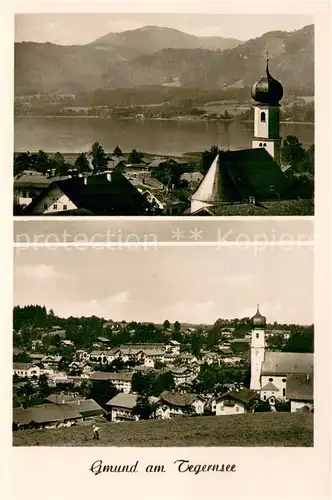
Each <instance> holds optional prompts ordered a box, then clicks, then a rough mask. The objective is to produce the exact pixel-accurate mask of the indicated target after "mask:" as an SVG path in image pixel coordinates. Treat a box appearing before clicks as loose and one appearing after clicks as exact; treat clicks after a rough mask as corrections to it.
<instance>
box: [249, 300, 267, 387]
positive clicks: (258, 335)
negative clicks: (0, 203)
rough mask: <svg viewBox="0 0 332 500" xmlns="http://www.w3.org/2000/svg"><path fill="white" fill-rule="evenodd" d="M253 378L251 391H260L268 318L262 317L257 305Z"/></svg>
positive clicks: (253, 342)
mask: <svg viewBox="0 0 332 500" xmlns="http://www.w3.org/2000/svg"><path fill="white" fill-rule="evenodd" d="M251 325H252V330H251V346H250V347H251V358H250V365H251V369H250V371H251V376H250V389H252V390H253V391H259V390H260V387H261V384H260V378H261V370H262V364H263V362H264V356H265V331H264V328H265V326H266V318H265V316H262V315H261V313H260V311H259V305H258V304H257V311H256V314H255V315H254V316H253V317H252V318H251Z"/></svg>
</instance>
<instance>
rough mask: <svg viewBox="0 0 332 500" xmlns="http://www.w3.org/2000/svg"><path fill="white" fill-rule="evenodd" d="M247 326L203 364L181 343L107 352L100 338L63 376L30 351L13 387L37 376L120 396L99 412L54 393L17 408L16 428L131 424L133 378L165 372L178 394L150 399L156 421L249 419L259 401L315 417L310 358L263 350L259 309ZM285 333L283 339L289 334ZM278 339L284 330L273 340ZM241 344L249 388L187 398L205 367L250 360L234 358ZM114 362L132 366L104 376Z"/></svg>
mask: <svg viewBox="0 0 332 500" xmlns="http://www.w3.org/2000/svg"><path fill="white" fill-rule="evenodd" d="M251 322H252V329H251V332H250V336H248V335H247V336H246V337H247V338H244V339H236V338H234V331H233V329H231V328H230V329H227V328H226V329H225V331H224V333H225V337H226V338H227V341H225V342H224V343H223V345H222V346H221V347H220V348H219V350H218V351H216V352H205V353H204V354H203V356H202V357H201V358H198V357H197V356H194V355H193V354H190V353H188V352H182V351H181V344H180V343H179V342H177V341H176V340H170V341H169V342H168V343H165V344H161V343H160V344H156V343H151V344H126V345H123V346H120V347H116V348H111V347H109V346H107V344H108V343H109V340H108V339H107V338H105V337H99V338H98V343H96V344H94V345H95V346H96V345H97V346H102V347H103V348H101V349H98V350H97V349H95V350H92V351H91V350H90V351H89V350H85V349H78V350H75V351H74V355H73V360H72V362H71V363H69V365H68V366H67V368H66V370H65V371H61V370H60V367H61V362H62V356H61V355H58V354H54V355H44V354H38V353H36V352H32V353H30V354H29V357H30V359H31V362H30V363H21V362H19V363H17V362H15V363H14V364H13V374H14V375H15V376H16V382H17V381H24V380H27V379H29V380H31V381H32V383H34V382H35V381H37V380H38V379H39V377H40V376H41V375H46V376H47V381H48V385H49V386H50V387H56V386H57V385H58V384H61V383H62V384H63V383H66V384H69V385H71V386H72V387H73V388H75V387H79V385H80V384H81V383H82V382H94V381H106V382H109V383H110V384H112V385H113V386H114V387H115V388H116V390H117V391H118V394H117V395H116V396H115V397H113V398H112V399H110V400H109V401H108V402H107V403H106V405H105V406H104V407H103V408H102V407H101V406H99V405H98V404H97V403H96V402H95V401H93V400H87V399H84V398H82V397H80V396H78V394H75V393H71V392H67V393H65V394H60V395H59V394H56V393H55V394H53V395H51V396H50V397H49V398H48V400H47V401H45V404H42V405H37V406H34V407H31V408H27V409H22V408H14V427H15V428H26V427H29V426H30V427H31V426H35V427H36V426H37V427H42V428H44V427H54V426H55V427H58V426H63V425H66V426H69V425H73V424H76V423H82V422H83V423H84V422H85V421H86V420H87V419H88V420H89V419H91V418H104V417H105V416H107V418H108V420H111V421H113V422H119V421H125V420H136V419H137V418H138V417H137V415H135V412H133V410H134V408H135V406H136V404H137V399H138V395H137V394H136V393H134V392H133V390H132V379H133V375H134V374H135V373H141V374H146V373H155V374H162V373H166V372H170V373H171V374H172V375H173V379H174V383H175V389H174V390H173V391H164V392H162V393H161V394H160V395H159V396H158V397H154V398H150V402H151V404H153V408H154V410H153V414H152V415H153V418H161V419H167V418H173V417H179V416H192V415H217V416H218V415H220V416H222V415H233V414H239V413H246V412H253V411H255V408H256V407H257V405H259V403H260V402H265V403H267V404H268V405H269V407H270V409H271V411H276V407H277V405H278V403H287V404H288V405H289V408H290V411H291V412H296V411H313V408H314V397H313V354H312V353H289V352H277V351H269V350H268V349H267V348H266V335H265V327H266V318H265V317H264V316H262V315H261V314H260V312H259V309H258V308H257V313H256V314H255V316H254V317H253V318H252V320H251ZM283 333H284V334H285V335H286V336H287V335H288V332H283ZM280 334H281V331H278V333H276V335H280ZM62 336H63V332H62ZM248 337H250V339H249V338H248ZM240 340H241V341H242V342H249V345H248V349H249V352H250V366H251V378H250V388H247V387H244V386H243V384H241V383H240V384H236V383H234V384H225V385H224V386H223V390H222V391H221V394H219V395H215V394H210V395H204V396H203V395H201V394H195V393H192V382H193V381H194V380H195V379H196V378H197V376H198V374H199V373H200V370H201V366H202V364H204V363H206V364H217V365H221V364H223V363H229V364H236V363H243V362H245V361H247V362H248V361H249V360H248V357H247V356H246V355H245V354H244V355H241V356H234V354H232V349H231V344H232V342H234V341H240ZM61 341H65V339H62V340H61ZM225 344H226V345H225ZM117 360H121V362H123V363H128V362H130V366H129V365H127V367H126V368H125V369H122V370H119V371H115V372H113V371H106V370H103V369H102V368H103V367H105V366H107V365H110V364H112V363H114V362H115V361H117ZM73 390H74V389H73ZM51 417H52V418H51Z"/></svg>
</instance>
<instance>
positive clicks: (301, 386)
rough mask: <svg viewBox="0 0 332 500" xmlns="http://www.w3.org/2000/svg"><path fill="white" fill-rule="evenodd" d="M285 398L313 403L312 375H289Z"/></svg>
mask: <svg viewBox="0 0 332 500" xmlns="http://www.w3.org/2000/svg"><path fill="white" fill-rule="evenodd" d="M286 398H287V399H293V400H295V401H313V399H314V377H313V375H309V374H308V375H305V374H301V375H289V376H288V377H287V381H286Z"/></svg>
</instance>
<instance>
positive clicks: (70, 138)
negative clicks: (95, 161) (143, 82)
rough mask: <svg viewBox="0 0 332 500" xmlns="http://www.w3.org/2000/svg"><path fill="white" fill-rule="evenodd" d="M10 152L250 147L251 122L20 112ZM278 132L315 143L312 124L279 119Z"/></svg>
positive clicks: (307, 143)
mask: <svg viewBox="0 0 332 500" xmlns="http://www.w3.org/2000/svg"><path fill="white" fill-rule="evenodd" d="M14 126H15V130H14V149H15V151H27V150H29V151H37V150H39V149H43V150H45V151H47V152H56V151H60V152H63V153H79V152H81V151H88V150H89V149H90V148H91V144H92V143H93V142H95V141H98V142H100V144H102V146H103V147H104V149H105V151H107V152H109V151H112V150H113V149H114V148H115V146H116V145H119V146H120V148H121V149H122V150H123V151H130V150H132V149H133V148H135V149H137V150H140V151H144V152H147V153H154V154H166V155H174V156H177V155H181V154H182V153H185V152H189V151H203V150H204V149H209V148H210V147H211V146H212V145H214V144H216V145H219V146H220V147H221V148H222V149H238V148H251V137H252V134H253V123H239V122H237V121H232V122H228V123H227V122H212V121H209V122H208V121H184V120H182V121H177V120H105V119H101V118H81V117H60V118H52V117H50V118H46V117H40V118H39V117H38V118H36V117H20V118H15V121H14ZM280 128H281V136H282V137H286V136H287V135H295V136H297V137H298V138H299V140H300V142H302V144H303V146H304V147H305V148H308V147H309V146H310V145H311V144H313V143H314V125H313V124H309V125H308V124H301V123H295V124H291V123H287V124H281V127H280Z"/></svg>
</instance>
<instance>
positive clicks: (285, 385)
mask: <svg viewBox="0 0 332 500" xmlns="http://www.w3.org/2000/svg"><path fill="white" fill-rule="evenodd" d="M251 327H252V330H251V345H250V351H251V355H250V389H251V390H253V391H256V392H258V393H259V395H260V399H261V400H262V401H267V402H269V403H270V405H271V406H274V405H275V404H276V402H277V401H279V402H286V401H290V402H291V411H297V410H298V409H301V408H303V407H304V406H307V407H309V408H310V409H312V407H313V377H314V375H313V373H314V355H313V353H298V352H295V353H294V352H279V351H269V350H268V349H266V339H265V329H266V317H265V316H263V315H262V314H261V313H260V310H259V306H257V311H256V314H255V315H254V316H253V317H252V318H251Z"/></svg>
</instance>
